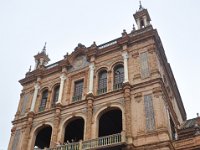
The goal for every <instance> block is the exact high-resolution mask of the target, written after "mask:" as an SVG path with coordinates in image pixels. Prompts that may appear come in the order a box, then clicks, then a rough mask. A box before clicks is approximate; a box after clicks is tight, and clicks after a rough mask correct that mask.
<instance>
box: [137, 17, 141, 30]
mask: <svg viewBox="0 0 200 150" xmlns="http://www.w3.org/2000/svg"><path fill="white" fill-rule="evenodd" d="M136 23H137V26H138V30H139V29H140V28H141V25H140V19H139V18H138V19H137V20H136Z"/></svg>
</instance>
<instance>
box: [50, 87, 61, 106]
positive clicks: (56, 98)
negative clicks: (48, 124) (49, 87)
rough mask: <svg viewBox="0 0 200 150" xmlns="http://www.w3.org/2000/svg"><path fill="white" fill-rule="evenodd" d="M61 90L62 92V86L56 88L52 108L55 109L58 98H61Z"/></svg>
mask: <svg viewBox="0 0 200 150" xmlns="http://www.w3.org/2000/svg"><path fill="white" fill-rule="evenodd" d="M59 90H60V85H58V86H56V87H55V88H54V92H53V100H52V105H51V106H52V107H55V105H56V102H57V101H58V96H59Z"/></svg>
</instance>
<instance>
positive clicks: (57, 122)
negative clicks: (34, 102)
mask: <svg viewBox="0 0 200 150" xmlns="http://www.w3.org/2000/svg"><path fill="white" fill-rule="evenodd" d="M60 114H61V105H57V106H56V113H55V118H54V123H53V130H52V138H51V143H50V147H56V144H57V143H58V142H59V143H60V141H58V132H59V125H60Z"/></svg>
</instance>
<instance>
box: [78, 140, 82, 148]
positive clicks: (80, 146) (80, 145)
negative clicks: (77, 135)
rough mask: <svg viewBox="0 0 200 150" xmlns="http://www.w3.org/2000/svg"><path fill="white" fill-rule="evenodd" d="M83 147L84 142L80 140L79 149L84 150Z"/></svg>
mask: <svg viewBox="0 0 200 150" xmlns="http://www.w3.org/2000/svg"><path fill="white" fill-rule="evenodd" d="M82 147H83V141H82V140H80V141H79V149H78V150H82Z"/></svg>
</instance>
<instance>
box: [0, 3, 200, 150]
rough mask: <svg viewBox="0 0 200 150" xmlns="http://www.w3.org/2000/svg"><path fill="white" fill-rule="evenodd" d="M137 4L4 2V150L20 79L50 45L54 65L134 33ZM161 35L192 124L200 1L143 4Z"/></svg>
mask: <svg viewBox="0 0 200 150" xmlns="http://www.w3.org/2000/svg"><path fill="white" fill-rule="evenodd" d="M138 3H139V2H138V0H98V1H97V0H73V1H69V0H0V56H1V58H0V69H1V72H0V84H1V86H0V94H1V98H0V150H6V149H7V145H8V142H9V138H10V130H11V127H12V125H11V121H12V120H13V118H14V115H15V113H16V110H17V105H18V101H19V96H20V92H21V89H22V87H21V86H20V84H19V83H18V80H20V79H22V78H23V77H24V75H25V73H26V72H27V71H28V69H29V66H30V65H32V66H34V58H33V56H34V55H35V54H36V53H37V52H38V51H41V49H42V47H43V45H44V43H45V42H47V53H48V54H49V57H50V59H51V61H50V63H54V62H56V61H58V60H60V59H62V58H63V56H64V55H65V54H66V52H71V51H73V49H74V48H75V47H76V46H77V44H78V43H82V44H84V45H86V46H90V45H91V44H92V43H93V41H96V43H97V44H102V43H104V42H107V41H110V40H112V39H115V38H117V37H120V36H121V32H122V31H123V29H126V30H127V32H130V31H131V29H132V25H133V23H134V24H135V21H134V19H133V17H132V15H133V13H135V12H136V10H137V9H138ZM142 3H143V6H144V7H145V8H147V9H148V11H149V13H150V16H151V19H152V25H153V27H154V28H156V29H158V32H159V35H160V37H161V40H162V43H163V45H164V48H165V52H166V55H167V58H168V61H169V62H170V64H171V67H172V70H173V72H174V76H175V79H176V81H177V84H178V87H179V90H180V93H181V96H182V99H183V103H184V106H185V109H186V112H187V116H188V118H194V117H196V113H197V112H200V111H199V104H200V98H199V97H198V94H199V93H200V89H199V85H200V59H199V57H200V48H199V44H200V31H199V28H200V8H199V7H200V1H199V0H151V1H150V0H143V1H142Z"/></svg>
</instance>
